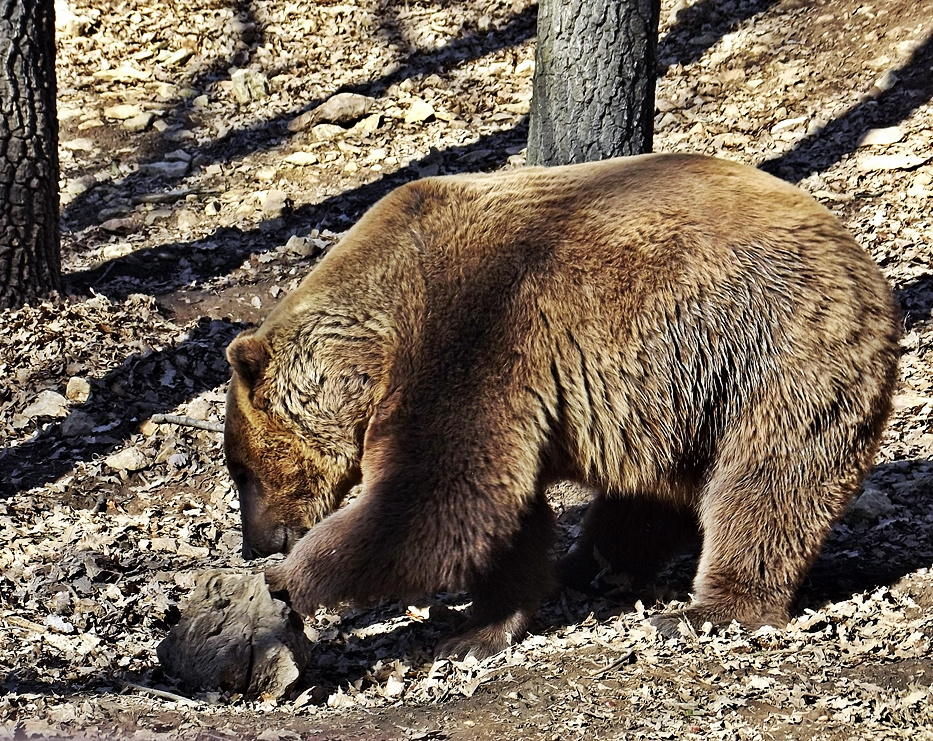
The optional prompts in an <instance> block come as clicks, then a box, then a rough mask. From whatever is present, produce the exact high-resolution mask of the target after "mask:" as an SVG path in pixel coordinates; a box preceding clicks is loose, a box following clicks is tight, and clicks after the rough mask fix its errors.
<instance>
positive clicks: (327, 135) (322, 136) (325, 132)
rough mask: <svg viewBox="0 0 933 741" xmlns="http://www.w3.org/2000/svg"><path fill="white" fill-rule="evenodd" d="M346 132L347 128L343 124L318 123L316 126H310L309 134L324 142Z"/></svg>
mask: <svg viewBox="0 0 933 741" xmlns="http://www.w3.org/2000/svg"><path fill="white" fill-rule="evenodd" d="M346 133H347V130H346V129H345V128H343V126H338V125H337V124H326V123H324V124H318V125H317V126H312V127H311V136H313V137H314V139H315V140H316V141H319V142H326V141H330V140H331V139H336V138H337V137H338V136H343V135H344V134H346Z"/></svg>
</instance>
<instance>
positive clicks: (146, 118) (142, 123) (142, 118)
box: [123, 111, 155, 133]
mask: <svg viewBox="0 0 933 741" xmlns="http://www.w3.org/2000/svg"><path fill="white" fill-rule="evenodd" d="M154 120H155V114H154V113H152V112H151V111H143V112H142V113H140V114H139V115H138V116H133V117H132V118H128V119H126V120H125V121H124V122H123V128H124V129H126V130H127V131H130V132H133V133H138V132H140V131H145V130H146V129H148V128H149V125H150V124H151V123H152V122H153V121H154Z"/></svg>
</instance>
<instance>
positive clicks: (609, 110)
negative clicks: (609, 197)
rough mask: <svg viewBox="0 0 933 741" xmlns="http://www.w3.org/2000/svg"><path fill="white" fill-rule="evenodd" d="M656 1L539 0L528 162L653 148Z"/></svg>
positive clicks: (554, 162)
mask: <svg viewBox="0 0 933 741" xmlns="http://www.w3.org/2000/svg"><path fill="white" fill-rule="evenodd" d="M660 13H661V3H660V0H541V2H540V4H539V8H538V42H537V47H536V51H535V76H534V96H533V98H532V102H531V123H530V130H529V132H528V156H527V160H528V164H532V165H565V164H571V163H574V162H588V161H593V160H600V159H606V158H608V157H616V156H620V155H629V154H640V153H643V152H650V151H651V140H652V137H653V135H654V88H655V77H656V70H657V46H658V19H659V17H660Z"/></svg>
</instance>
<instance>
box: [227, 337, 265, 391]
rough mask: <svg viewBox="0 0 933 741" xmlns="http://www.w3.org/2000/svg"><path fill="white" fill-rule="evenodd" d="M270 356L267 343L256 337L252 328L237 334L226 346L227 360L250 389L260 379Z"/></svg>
mask: <svg viewBox="0 0 933 741" xmlns="http://www.w3.org/2000/svg"><path fill="white" fill-rule="evenodd" d="M271 357H272V350H271V348H270V347H269V344H268V343H267V342H266V341H265V340H262V339H260V338H259V337H256V336H255V335H254V334H253V331H252V330H249V331H247V332H243V333H242V334H240V335H238V336H237V337H236V338H235V339H234V340H233V342H231V343H230V345H229V346H228V347H227V361H228V362H229V363H230V365H231V366H232V367H233V371H234V372H235V373H236V374H237V375H238V376H239V377H240V378H242V379H243V382H244V383H245V384H246V385H247V387H248V388H250V389H254V388H255V387H256V384H257V383H259V381H260V380H261V379H262V376H263V373H265V370H266V366H267V365H268V364H269V359H270V358H271Z"/></svg>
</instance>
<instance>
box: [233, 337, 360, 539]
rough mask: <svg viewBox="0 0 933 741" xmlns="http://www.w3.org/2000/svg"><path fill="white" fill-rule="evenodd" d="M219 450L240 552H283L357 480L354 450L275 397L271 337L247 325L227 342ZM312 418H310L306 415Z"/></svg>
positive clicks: (275, 365) (318, 519)
mask: <svg viewBox="0 0 933 741" xmlns="http://www.w3.org/2000/svg"><path fill="white" fill-rule="evenodd" d="M227 359H228V361H229V362H230V365H231V367H232V369H233V374H232V377H231V379H230V387H229V390H228V392H227V411H226V422H225V425H224V453H225V456H226V460H227V469H228V470H229V472H230V475H231V477H232V478H233V481H234V483H235V484H236V488H237V491H238V493H239V498H240V516H241V518H242V524H243V556H244V558H252V557H256V556H267V555H270V554H272V553H280V552H283V553H286V552H288V551H289V550H290V549H291V547H292V546H293V545H294V544H295V543H296V542H297V541H298V540H299V539H300V538H301V536H302V535H303V534H304V533H305V532H306V531H307V530H308V529H309V528H311V527H312V526H313V525H314V524H316V523H317V522H319V521H320V520H321V519H322V518H324V517H326V516H327V515H328V514H330V513H331V512H333V511H334V510H335V509H336V508H337V507H338V506H339V505H340V502H341V501H342V500H343V498H344V497H345V496H346V494H347V492H348V491H349V490H350V489H351V488H352V487H353V486H354V485H355V484H356V483H358V481H359V478H360V473H359V457H358V455H357V456H354V455H352V454H348V452H347V450H346V447H345V446H344V449H342V450H341V449H339V448H335V446H333V445H328V444H327V442H326V440H327V439H328V436H327V435H322V436H321V437H320V439H317V436H314V435H311V434H308V433H307V431H306V429H302V427H301V426H300V425H299V424H298V423H297V422H296V420H294V419H290V418H289V417H288V416H287V415H286V414H284V413H283V411H282V405H281V404H280V403H277V400H276V398H275V395H276V388H277V384H276V373H277V372H279V370H278V369H277V365H278V364H277V363H276V362H275V358H274V353H273V350H272V346H271V345H270V343H269V342H268V341H267V340H266V339H264V338H261V337H259V336H256V335H255V334H253V332H252V331H247V332H244V333H242V334H241V335H239V336H238V337H237V338H236V339H235V340H234V341H233V342H232V343H231V344H230V346H229V347H228V348H227ZM312 422H313V421H312Z"/></svg>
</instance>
